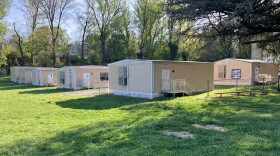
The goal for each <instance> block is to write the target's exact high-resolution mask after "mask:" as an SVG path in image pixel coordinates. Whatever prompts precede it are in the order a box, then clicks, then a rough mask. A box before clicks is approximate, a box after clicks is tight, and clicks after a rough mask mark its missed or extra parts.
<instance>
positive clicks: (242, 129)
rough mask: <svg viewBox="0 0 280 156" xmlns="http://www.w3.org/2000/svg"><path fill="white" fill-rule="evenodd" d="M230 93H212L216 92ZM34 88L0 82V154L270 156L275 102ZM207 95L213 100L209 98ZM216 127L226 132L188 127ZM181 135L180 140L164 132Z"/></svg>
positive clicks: (278, 138) (276, 135)
mask: <svg viewBox="0 0 280 156" xmlns="http://www.w3.org/2000/svg"><path fill="white" fill-rule="evenodd" d="M225 90H226V91H230V90H234V88H223V87H222V88H219V90H217V91H219V92H220V91H225ZM66 92H70V90H65V89H56V88H53V87H52V88H50V87H47V88H43V87H33V86H29V85H18V84H16V83H12V82H9V79H8V77H1V78H0V136H1V137H0V155H277V154H279V153H280V102H279V101H280V98H279V95H278V94H277V93H276V92H272V93H271V94H269V95H266V96H259V95H257V96H242V97H235V96H233V97H225V98H203V97H205V95H206V94H199V95H196V96H187V97H180V98H175V99H173V98H160V99H155V100H146V99H137V98H129V97H122V96H113V95H102V96H95V97H86V96H81V97H79V96H66V95H67V94H65V93H66ZM210 95H213V93H211V94H210ZM197 124H198V125H218V126H222V127H225V128H226V129H227V131H226V132H218V131H213V130H208V129H201V128H198V127H196V126H195V125H197ZM166 130H171V131H186V132H189V133H191V134H194V135H195V137H193V138H188V139H179V138H176V137H172V136H166V135H164V133H163V132H164V131H166Z"/></svg>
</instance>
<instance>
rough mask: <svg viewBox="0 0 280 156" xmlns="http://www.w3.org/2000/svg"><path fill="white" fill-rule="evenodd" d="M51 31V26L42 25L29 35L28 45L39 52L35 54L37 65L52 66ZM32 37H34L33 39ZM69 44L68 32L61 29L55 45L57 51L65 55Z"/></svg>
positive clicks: (35, 63)
mask: <svg viewBox="0 0 280 156" xmlns="http://www.w3.org/2000/svg"><path fill="white" fill-rule="evenodd" d="M55 29H57V28H55ZM49 32H50V28H49V27H48V26H42V27H38V28H36V29H35V30H34V32H33V34H30V36H29V43H28V47H30V46H32V49H33V50H34V53H36V54H37V55H35V56H34V65H35V66H43V67H49V66H52V53H51V49H52V42H51V41H52V36H51V34H50V33H49ZM30 38H32V40H31V39H30ZM67 44H68V38H67V36H66V33H65V31H64V30H62V29H60V30H59V36H58V38H57V40H56V45H55V46H56V47H57V51H58V53H60V55H61V56H63V55H64V52H65V51H66V50H65V48H66V46H67ZM58 53H57V54H58Z"/></svg>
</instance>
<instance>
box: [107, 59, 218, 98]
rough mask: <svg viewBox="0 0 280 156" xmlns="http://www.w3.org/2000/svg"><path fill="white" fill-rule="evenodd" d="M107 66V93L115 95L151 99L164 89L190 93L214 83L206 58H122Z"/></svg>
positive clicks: (209, 86)
mask: <svg viewBox="0 0 280 156" xmlns="http://www.w3.org/2000/svg"><path fill="white" fill-rule="evenodd" d="M108 66H109V93H111V94H115V95H125V96H132V97H140V98H148V99H153V98H156V97H160V96H163V94H164V93H177V92H181V93H186V94H191V93H192V92H196V91H206V90H208V89H209V90H213V87H214V86H213V76H214V75H213V74H214V64H213V63H208V62H194V61H164V60H122V61H118V62H114V63H111V64H109V65H108ZM208 80H209V85H208Z"/></svg>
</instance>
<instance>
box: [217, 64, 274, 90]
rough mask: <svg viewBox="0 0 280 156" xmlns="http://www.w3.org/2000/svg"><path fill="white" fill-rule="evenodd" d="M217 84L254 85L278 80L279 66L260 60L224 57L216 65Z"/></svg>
mask: <svg viewBox="0 0 280 156" xmlns="http://www.w3.org/2000/svg"><path fill="white" fill-rule="evenodd" d="M214 68H215V69H214V84H215V85H236V84H238V85H252V84H254V83H258V82H259V83H262V81H263V77H265V83H266V82H270V83H275V82H277V77H278V69H279V66H278V65H276V64H271V63H267V62H265V61H260V60H247V59H231V58H229V59H223V60H220V61H217V62H215V65H214Z"/></svg>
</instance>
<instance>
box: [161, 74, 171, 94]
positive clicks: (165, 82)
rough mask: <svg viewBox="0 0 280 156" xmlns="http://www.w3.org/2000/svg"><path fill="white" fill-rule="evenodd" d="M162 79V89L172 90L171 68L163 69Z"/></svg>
mask: <svg viewBox="0 0 280 156" xmlns="http://www.w3.org/2000/svg"><path fill="white" fill-rule="evenodd" d="M161 81H162V90H170V83H169V82H170V70H169V69H162V75H161Z"/></svg>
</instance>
